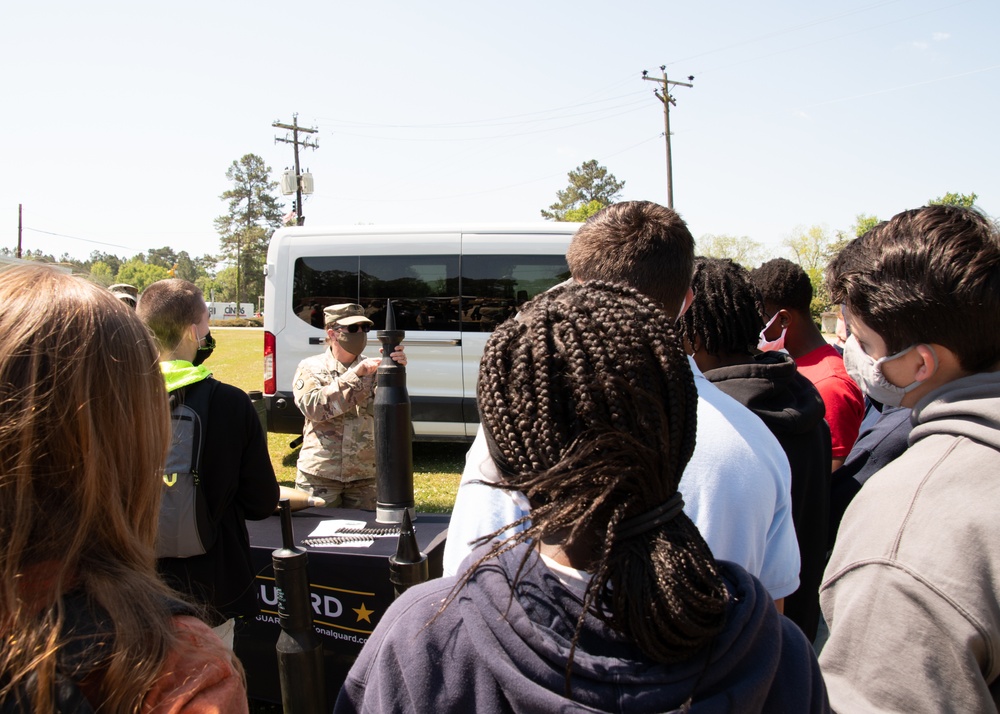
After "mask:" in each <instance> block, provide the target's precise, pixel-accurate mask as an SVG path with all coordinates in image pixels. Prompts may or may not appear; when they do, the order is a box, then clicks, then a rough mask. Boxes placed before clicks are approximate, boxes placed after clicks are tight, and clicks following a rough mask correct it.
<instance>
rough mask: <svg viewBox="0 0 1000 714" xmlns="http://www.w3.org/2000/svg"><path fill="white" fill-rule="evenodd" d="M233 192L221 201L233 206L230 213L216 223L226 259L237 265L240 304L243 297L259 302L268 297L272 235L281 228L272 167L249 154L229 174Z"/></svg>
mask: <svg viewBox="0 0 1000 714" xmlns="http://www.w3.org/2000/svg"><path fill="white" fill-rule="evenodd" d="M226 178H227V179H229V180H230V181H232V182H233V188H232V189H230V190H228V191H226V192H225V193H223V194H222V195H221V196H220V197H219V198H221V199H222V200H223V201H228V202H229V213H227V214H226V215H224V216H219V217H218V218H216V219H215V230H217V231H218V232H219V235H220V241H219V243H220V246H221V249H222V255H223V256H224V257H226V258H229V259H230V260H232V261H234V263H235V265H236V276H237V277H236V294H235V299H236V302H237V304H239V303H241V302H242V301H243V300H242V298H243V295H250V296H251V297H253V298H254V299H256V296H257V295H262V294H263V293H264V261H265V260H266V258H267V244H268V241H270V239H271V234H272V233H273V232H274V230H275V229H276V228H279V227H280V226H281V219H282V209H281V205H280V204H279V203H278V199H277V198H276V197H275V195H274V191H275V190H276V189H277V188H278V183H277V181H272V180H271V167H270V166H267V165H266V164H265V163H264V159H262V158H261V157H259V156H257V155H256V154H246V155H245V156H244V157H243V158H241V159H240V160H239V161H234V162H233V163H232V166H230V167H229V169H228V170H227V171H226Z"/></svg>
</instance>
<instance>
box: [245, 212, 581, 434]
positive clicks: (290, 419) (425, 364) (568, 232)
mask: <svg viewBox="0 0 1000 714" xmlns="http://www.w3.org/2000/svg"><path fill="white" fill-rule="evenodd" d="M580 225H581V224H579V223H535V224H521V225H474V226H426V227H414V226H398V227H387V226H345V227H338V228H322V227H315V228H314V227H309V226H298V227H291V228H282V229H280V230H278V231H276V232H275V234H274V236H273V237H272V238H271V244H270V247H269V249H268V252H267V265H266V267H265V279H264V305H265V306H266V307H265V310H264V400H265V404H266V408H267V415H268V429H269V430H270V431H275V432H281V433H288V434H295V433H300V432H301V430H302V414H301V413H300V412H299V410H298V408H296V406H295V402H294V400H293V398H292V377H293V376H294V374H295V370H296V368H297V367H298V364H299V362H300V361H301V360H303V359H304V358H306V357H309V356H311V355H314V354H317V353H319V352H321V351H322V350H324V349H326V347H325V345H324V340H325V338H326V332H325V331H324V329H323V308H324V307H326V306H327V305H335V304H337V303H345V302H353V303H358V304H360V305H363V306H364V307H365V310H366V311H367V313H368V316H369V317H370V318H371V319H372V321H373V322H374V323H375V327H374V328H373V330H372V332H371V333H370V334H369V338H368V348H367V349H366V350H365V354H367V355H369V356H377V355H378V348H379V346H380V345H379V342H378V340H377V339H376V338H375V330H380V329H383V328H384V327H385V305H386V299H387V298H388V299H391V300H392V305H393V313H394V315H395V317H396V328H397V329H400V330H404V331H405V332H406V338H405V339H404V340H403V344H404V345H405V346H406V354H407V367H406V384H407V390H408V392H409V395H410V402H411V414H412V419H413V431H414V438H416V439H419V440H425V441H430V440H465V439H471V438H472V437H474V436H475V433H476V428H477V427H478V424H479V416H478V413H477V410H476V378H477V376H478V373H479V360H480V358H481V357H482V354H483V347H484V346H485V344H486V340H487V338H488V337H489V335H490V332H492V330H493V328H494V327H496V325H498V324H499V323H501V322H503V321H504V320H505V319H507V318H508V317H510V316H512V315H514V314H515V313H516V312H517V310H518V307H519V306H520V305H521V304H522V303H524V302H525V301H527V300H529V299H531V298H532V297H534V296H535V295H538V294H539V293H542V292H544V291H546V290H548V289H549V288H551V287H552V286H554V285H557V284H558V283H560V282H562V281H564V280H566V279H567V278H568V277H569V269H568V268H567V266H566V248H567V246H568V245H569V241H570V239H571V238H572V236H573V234H574V233H575V232H576V231H577V229H578V228H579V227H580Z"/></svg>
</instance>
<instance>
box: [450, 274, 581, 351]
mask: <svg viewBox="0 0 1000 714" xmlns="http://www.w3.org/2000/svg"><path fill="white" fill-rule="evenodd" d="M568 279H569V268H568V267H566V258H565V257H564V256H562V255H465V256H462V330H463V331H466V332H492V331H493V329H494V328H495V327H496V326H497V325H499V324H500V323H501V322H503V321H504V320H506V319H507V318H509V317H512V316H513V315H515V314H516V313H517V311H518V310H519V309H520V308H521V305H523V304H524V303H526V302H527V301H528V300H530V299H531V298H533V297H535V296H536V295H538V294H540V293H543V292H545V291H546V290H548V289H549V288H551V287H553V286H555V285H558V284H559V283H561V282H564V281H566V280H568Z"/></svg>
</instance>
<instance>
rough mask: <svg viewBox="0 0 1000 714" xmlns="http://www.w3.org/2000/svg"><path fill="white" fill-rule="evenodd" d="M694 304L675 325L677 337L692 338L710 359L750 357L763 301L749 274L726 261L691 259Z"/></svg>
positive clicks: (759, 322) (756, 334) (755, 341)
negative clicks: (692, 261)
mask: <svg viewBox="0 0 1000 714" xmlns="http://www.w3.org/2000/svg"><path fill="white" fill-rule="evenodd" d="M691 289H692V290H693V291H694V301H693V302H692V303H691V307H690V308H688V311H687V312H685V313H684V316H683V317H682V318H681V319H680V320H679V321H678V325H679V327H680V333H681V335H682V336H683V337H684V338H686V339H687V341H688V342H689V343H690V344H691V345H694V344H695V338H696V337H697V338H698V340H699V341H700V343H701V344H700V347H701V349H704V350H705V352H706V353H707V354H710V355H723V354H740V355H752V354H754V352H755V351H756V347H757V341H758V338H759V336H760V331H761V330H762V329H763V328H764V318H763V315H764V300H763V297H762V296H761V293H760V289H759V288H758V287H757V286H756V285H755V284H754V282H753V280H751V278H750V271H749V270H747V269H746V268H744V267H743V266H741V265H740V264H739V263H736V262H734V261H732V260H729V259H728V258H695V261H694V278H693V279H692V281H691Z"/></svg>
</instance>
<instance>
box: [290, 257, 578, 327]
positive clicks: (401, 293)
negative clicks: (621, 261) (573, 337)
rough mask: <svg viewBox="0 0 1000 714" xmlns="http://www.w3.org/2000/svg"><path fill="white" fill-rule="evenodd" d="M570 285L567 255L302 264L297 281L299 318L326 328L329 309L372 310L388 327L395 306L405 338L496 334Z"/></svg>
mask: <svg viewBox="0 0 1000 714" xmlns="http://www.w3.org/2000/svg"><path fill="white" fill-rule="evenodd" d="M568 278H569V269H568V268H567V267H566V259H565V257H564V256H562V255H528V256H515V255H466V256H464V257H463V258H462V264H461V272H460V271H459V259H458V256H453V255H394V256H360V257H358V256H322V257H319V256H318V257H309V258H298V259H297V260H296V261H295V266H294V270H293V280H292V306H293V308H292V309H293V311H294V312H295V315H296V316H297V317H298V318H299V319H300V320H302V321H303V322H307V323H309V324H311V325H313V326H314V327H319V328H321V329H322V327H323V308H324V307H326V306H327V305H336V304H338V303H343V302H356V303H359V304H361V305H363V306H364V307H365V312H366V313H367V314H368V317H369V318H370V319H371V320H372V321H373V322H374V323H375V328H376V329H382V328H383V327H385V301H386V299H387V298H391V299H392V305H393V311H394V312H395V315H396V327H397V328H399V329H402V330H406V331H438V332H441V331H457V330H459V329H461V330H464V331H475V332H491V331H492V330H493V329H494V328H495V327H496V326H497V325H498V324H500V323H501V322H503V321H504V320H506V319H507V318H508V317H511V316H512V315H514V314H515V313H516V312H517V311H518V309H519V307H520V306H521V305H522V304H524V303H525V302H527V301H528V300H530V299H531V298H533V297H535V296H536V295H538V294H539V293H542V292H545V291H546V290H548V289H549V288H551V287H552V286H554V285H558V284H559V283H561V282H563V281H564V280H567V279H568Z"/></svg>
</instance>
